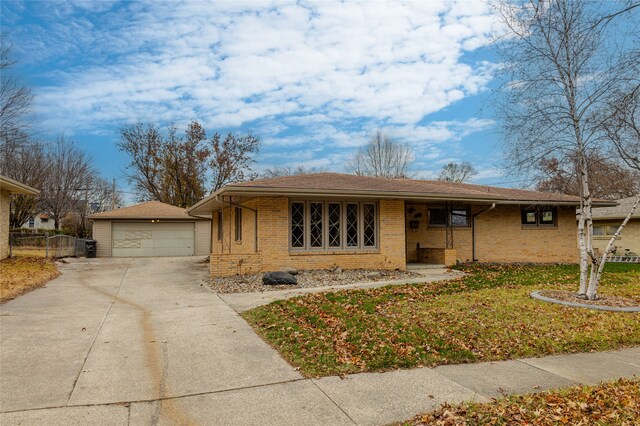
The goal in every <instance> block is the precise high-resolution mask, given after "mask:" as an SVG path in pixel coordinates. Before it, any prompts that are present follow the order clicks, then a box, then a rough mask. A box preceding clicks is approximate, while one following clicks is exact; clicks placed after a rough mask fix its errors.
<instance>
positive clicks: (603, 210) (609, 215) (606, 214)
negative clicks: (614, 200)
mask: <svg viewBox="0 0 640 426" xmlns="http://www.w3.org/2000/svg"><path fill="white" fill-rule="evenodd" d="M635 202H636V197H629V198H623V199H621V200H618V205H617V206H616V207H598V208H594V209H593V213H592V214H593V218H594V219H624V218H625V217H627V215H628V214H629V212H630V211H631V207H633V203H635ZM631 217H632V218H638V219H640V206H639V207H636V211H635V212H634V213H633V215H631Z"/></svg>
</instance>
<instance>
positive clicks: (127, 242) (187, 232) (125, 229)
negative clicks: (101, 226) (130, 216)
mask: <svg viewBox="0 0 640 426" xmlns="http://www.w3.org/2000/svg"><path fill="white" fill-rule="evenodd" d="M194 237H195V225H194V223H193V222H159V223H151V222H112V223H111V255H112V256H113V257H138V256H144V257H153V256H193V254H194V246H195V244H194Z"/></svg>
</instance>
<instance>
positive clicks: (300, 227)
mask: <svg viewBox="0 0 640 426" xmlns="http://www.w3.org/2000/svg"><path fill="white" fill-rule="evenodd" d="M291 247H295V248H302V247H304V203H299V202H296V203H291Z"/></svg>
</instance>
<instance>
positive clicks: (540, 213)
mask: <svg viewBox="0 0 640 426" xmlns="http://www.w3.org/2000/svg"><path fill="white" fill-rule="evenodd" d="M520 215H521V218H522V226H525V227H531V228H535V227H554V226H556V224H557V218H558V211H557V209H556V208H555V207H553V208H549V207H540V208H535V209H533V208H529V209H522V210H521V211H520Z"/></svg>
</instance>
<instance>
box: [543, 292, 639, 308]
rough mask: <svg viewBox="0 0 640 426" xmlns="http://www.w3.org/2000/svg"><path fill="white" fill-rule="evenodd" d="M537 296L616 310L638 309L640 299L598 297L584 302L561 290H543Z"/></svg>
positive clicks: (571, 293)
mask: <svg viewBox="0 0 640 426" xmlns="http://www.w3.org/2000/svg"><path fill="white" fill-rule="evenodd" d="M539 294H540V295H541V296H544V297H550V298H552V299H557V300H561V301H563V302H573V303H581V304H583V305H594V306H614V307H617V308H637V307H640V297H638V298H637V299H629V298H626V297H617V296H601V295H598V299H597V300H585V299H582V298H581V297H578V295H577V294H576V293H573V292H570V291H562V290H543V291H540V292H539Z"/></svg>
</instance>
